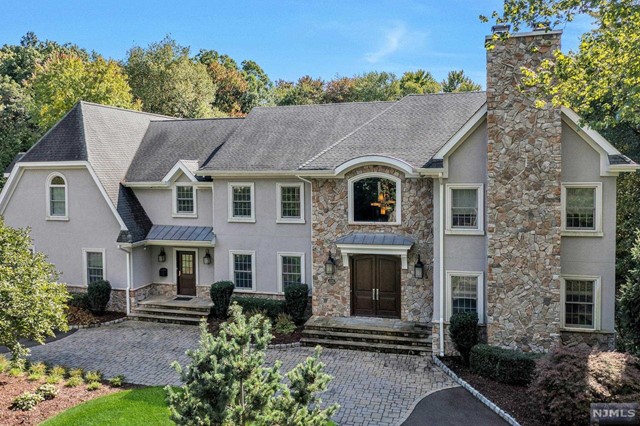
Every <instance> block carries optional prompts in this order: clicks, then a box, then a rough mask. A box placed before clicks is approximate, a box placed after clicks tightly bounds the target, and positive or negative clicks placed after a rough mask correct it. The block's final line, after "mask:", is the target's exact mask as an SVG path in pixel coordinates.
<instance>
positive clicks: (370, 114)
mask: <svg viewBox="0 0 640 426" xmlns="http://www.w3.org/2000/svg"><path fill="white" fill-rule="evenodd" d="M393 104H394V103H393V102H355V103H343V104H322V105H296V106H280V107H260V108H254V109H253V110H252V111H251V113H250V114H249V115H248V116H247V117H246V118H245V119H244V121H243V123H242V125H241V126H239V127H238V129H237V130H236V131H235V132H234V133H233V134H232V135H231V136H230V137H229V139H228V140H227V142H226V143H225V144H224V145H223V146H222V147H221V148H220V150H219V151H218V152H217V153H216V154H215V155H214V156H213V157H212V158H211V160H209V162H207V163H206V164H205V165H204V167H203V169H204V170H208V171H211V170H218V171H236V170H238V171H240V170H242V171H285V170H286V171H292V170H293V171H295V170H296V169H297V168H298V167H299V166H300V165H301V164H303V163H304V162H305V161H307V160H308V159H309V158H311V157H313V156H314V155H316V154H318V153H319V152H321V151H322V150H324V149H325V148H327V147H329V146H330V145H331V144H333V143H334V142H335V141H337V140H340V139H341V138H344V137H345V136H347V135H348V134H349V133H351V132H353V131H354V130H356V129H357V128H358V127H360V126H362V125H363V124H364V123H366V122H367V121H369V120H371V119H372V118H374V117H376V116H377V115H378V114H380V113H381V112H383V111H384V110H386V109H387V108H389V107H390V106H392V105H393Z"/></svg>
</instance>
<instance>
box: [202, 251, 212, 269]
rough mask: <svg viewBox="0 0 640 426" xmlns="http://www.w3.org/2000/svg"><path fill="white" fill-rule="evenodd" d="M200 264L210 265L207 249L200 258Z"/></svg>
mask: <svg viewBox="0 0 640 426" xmlns="http://www.w3.org/2000/svg"><path fill="white" fill-rule="evenodd" d="M202 263H204V264H205V265H211V255H210V254H209V249H207V254H205V255H204V257H203V258H202Z"/></svg>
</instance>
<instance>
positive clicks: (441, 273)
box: [438, 175, 445, 356]
mask: <svg viewBox="0 0 640 426" xmlns="http://www.w3.org/2000/svg"><path fill="white" fill-rule="evenodd" d="M438 183H439V185H440V186H439V188H438V199H439V201H438V202H439V203H440V204H439V209H438V210H440V211H439V213H438V214H439V216H440V217H439V219H440V220H439V222H438V224H439V226H438V246H439V247H438V250H439V251H440V262H439V265H438V267H439V276H438V287H439V289H440V297H439V306H440V308H439V309H440V319H439V323H440V327H439V330H438V331H439V334H440V336H439V338H440V339H439V340H440V356H444V219H445V218H444V183H443V182H442V175H440V177H439V178H438Z"/></svg>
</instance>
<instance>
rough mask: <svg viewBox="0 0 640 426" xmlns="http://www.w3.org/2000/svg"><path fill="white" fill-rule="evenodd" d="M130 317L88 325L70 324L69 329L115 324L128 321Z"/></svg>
mask: <svg viewBox="0 0 640 426" xmlns="http://www.w3.org/2000/svg"><path fill="white" fill-rule="evenodd" d="M128 320H129V317H122V318H118V319H114V320H112V321H107V322H99V323H97V324H87V325H70V326H69V330H82V329H85V328H97V327H103V326H105V325H113V324H119V323H121V322H125V321H128Z"/></svg>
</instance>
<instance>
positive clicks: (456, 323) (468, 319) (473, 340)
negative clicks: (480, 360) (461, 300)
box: [449, 312, 478, 365]
mask: <svg viewBox="0 0 640 426" xmlns="http://www.w3.org/2000/svg"><path fill="white" fill-rule="evenodd" d="M449 335H450V336H451V340H452V341H453V344H454V345H455V347H456V349H457V350H458V352H460V356H462V361H463V362H464V364H465V365H469V353H470V352H471V348H472V347H474V346H475V345H476V344H478V314H476V313H475V312H460V313H457V314H453V315H452V316H451V320H450V322H449Z"/></svg>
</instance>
